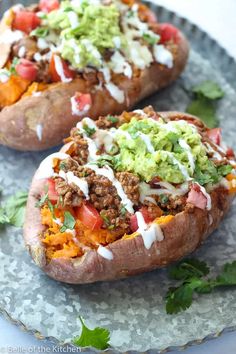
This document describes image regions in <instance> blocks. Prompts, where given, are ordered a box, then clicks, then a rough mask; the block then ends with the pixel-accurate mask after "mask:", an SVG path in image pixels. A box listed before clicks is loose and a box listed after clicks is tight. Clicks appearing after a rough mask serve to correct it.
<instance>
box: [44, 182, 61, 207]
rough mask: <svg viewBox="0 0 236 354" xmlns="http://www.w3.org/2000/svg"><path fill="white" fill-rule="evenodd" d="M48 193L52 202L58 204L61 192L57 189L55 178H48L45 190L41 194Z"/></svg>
mask: <svg viewBox="0 0 236 354" xmlns="http://www.w3.org/2000/svg"><path fill="white" fill-rule="evenodd" d="M46 193H47V194H48V199H49V200H50V202H51V203H52V204H56V203H57V201H58V198H59V194H58V193H57V191H56V187H55V181H54V179H53V178H48V179H47V181H46V183H45V191H44V192H43V193H42V195H41V196H44V195H45V194H46Z"/></svg>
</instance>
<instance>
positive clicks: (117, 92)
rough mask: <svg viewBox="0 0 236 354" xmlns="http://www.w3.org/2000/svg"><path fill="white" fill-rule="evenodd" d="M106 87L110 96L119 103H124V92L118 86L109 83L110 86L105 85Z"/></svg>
mask: <svg viewBox="0 0 236 354" xmlns="http://www.w3.org/2000/svg"><path fill="white" fill-rule="evenodd" d="M105 87H106V89H107V91H108V92H109V93H110V95H111V96H112V97H113V98H114V99H115V100H116V101H117V102H118V103H120V104H121V103H123V102H124V101H125V94H124V91H123V90H121V89H120V88H119V87H118V86H116V85H115V84H113V83H112V82H109V83H108V84H105Z"/></svg>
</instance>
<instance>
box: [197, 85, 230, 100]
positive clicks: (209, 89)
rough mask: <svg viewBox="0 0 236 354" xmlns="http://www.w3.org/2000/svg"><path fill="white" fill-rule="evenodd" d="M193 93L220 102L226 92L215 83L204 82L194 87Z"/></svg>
mask: <svg viewBox="0 0 236 354" xmlns="http://www.w3.org/2000/svg"><path fill="white" fill-rule="evenodd" d="M193 92H194V93H196V94H197V95H198V96H202V97H205V98H207V99H209V100H218V99H220V98H222V97H224V91H223V90H222V89H221V87H220V86H219V85H218V84H217V83H216V82H214V81H204V82H202V83H201V84H199V85H197V86H194V87H193Z"/></svg>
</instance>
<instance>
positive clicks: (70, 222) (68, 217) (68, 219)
mask: <svg viewBox="0 0 236 354" xmlns="http://www.w3.org/2000/svg"><path fill="white" fill-rule="evenodd" d="M75 224H76V221H75V218H74V217H73V215H72V214H71V213H70V212H69V211H65V214H64V222H63V225H62V227H61V228H60V232H65V231H66V230H67V229H69V230H74V227H75Z"/></svg>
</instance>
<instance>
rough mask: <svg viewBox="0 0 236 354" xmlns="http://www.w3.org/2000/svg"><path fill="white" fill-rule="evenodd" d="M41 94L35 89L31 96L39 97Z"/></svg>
mask: <svg viewBox="0 0 236 354" xmlns="http://www.w3.org/2000/svg"><path fill="white" fill-rule="evenodd" d="M41 95H42V92H40V91H38V92H37V91H36V92H33V93H32V96H33V97H40V96H41Z"/></svg>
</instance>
